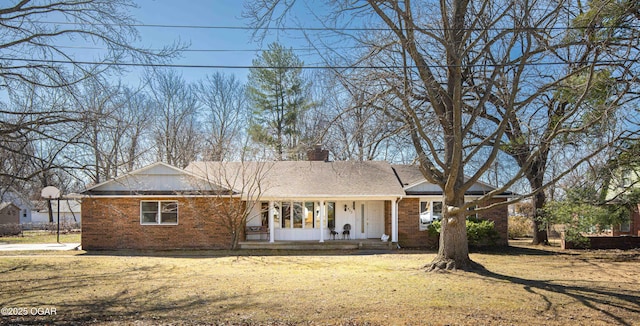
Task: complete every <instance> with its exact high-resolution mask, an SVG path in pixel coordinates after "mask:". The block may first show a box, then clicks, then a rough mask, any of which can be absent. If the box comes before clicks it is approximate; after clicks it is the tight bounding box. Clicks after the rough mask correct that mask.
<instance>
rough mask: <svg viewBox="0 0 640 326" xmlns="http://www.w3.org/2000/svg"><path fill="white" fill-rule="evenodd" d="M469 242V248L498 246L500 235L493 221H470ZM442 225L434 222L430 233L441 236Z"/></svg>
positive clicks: (468, 225)
mask: <svg viewBox="0 0 640 326" xmlns="http://www.w3.org/2000/svg"><path fill="white" fill-rule="evenodd" d="M466 226H467V240H468V241H469V246H472V247H481V246H493V245H495V244H496V242H497V241H498V239H500V235H499V234H498V231H496V229H495V227H494V224H493V221H487V220H475V219H469V220H467V222H466ZM441 227H442V224H441V222H440V221H434V222H433V223H431V225H429V229H428V232H429V234H430V235H433V236H440V230H441Z"/></svg>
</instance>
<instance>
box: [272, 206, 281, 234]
mask: <svg viewBox="0 0 640 326" xmlns="http://www.w3.org/2000/svg"><path fill="white" fill-rule="evenodd" d="M273 226H274V227H276V228H279V227H280V226H281V225H280V203H279V202H274V203H273Z"/></svg>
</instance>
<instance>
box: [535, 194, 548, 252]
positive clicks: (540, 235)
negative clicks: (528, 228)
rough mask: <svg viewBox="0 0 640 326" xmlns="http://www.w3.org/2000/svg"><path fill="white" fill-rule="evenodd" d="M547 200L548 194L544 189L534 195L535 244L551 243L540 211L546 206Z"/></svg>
mask: <svg viewBox="0 0 640 326" xmlns="http://www.w3.org/2000/svg"><path fill="white" fill-rule="evenodd" d="M546 200H547V196H546V195H545V194H544V191H540V192H539V193H537V194H536V195H535V196H533V223H532V224H533V241H532V242H531V243H532V244H534V245H540V244H541V245H548V244H549V236H548V234H547V229H546V228H544V227H543V225H544V224H543V222H542V221H541V220H540V218H539V217H540V213H539V212H538V210H539V209H541V208H543V207H544V204H545V202H546Z"/></svg>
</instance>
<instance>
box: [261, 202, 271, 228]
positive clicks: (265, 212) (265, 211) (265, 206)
mask: <svg viewBox="0 0 640 326" xmlns="http://www.w3.org/2000/svg"><path fill="white" fill-rule="evenodd" d="M260 219H261V223H262V224H261V225H262V226H267V225H269V202H264V201H263V202H261V203H260Z"/></svg>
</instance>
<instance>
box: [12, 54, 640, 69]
mask: <svg viewBox="0 0 640 326" xmlns="http://www.w3.org/2000/svg"><path fill="white" fill-rule="evenodd" d="M0 60H6V61H21V62H27V63H48V64H72V65H95V66H101V65H110V66H121V67H150V68H197V69H250V68H264V69H285V68H287V69H389V68H390V69H402V68H405V66H399V65H387V66H384V65H364V66H349V65H345V66H337V65H335V66H333V65H332V66H329V65H324V66H323V65H314V66H287V67H279V66H253V65H251V66H245V65H194V64H170V63H143V62H139V63H138V62H96V61H71V60H43V59H22V58H5V57H0ZM628 62H636V63H637V62H638V60H605V61H598V62H597V64H598V65H617V64H624V63H628ZM580 63H583V62H578V61H566V62H531V63H525V64H524V65H526V66H551V65H554V66H557V65H570V64H580ZM519 65H521V64H520V63H514V64H477V65H464V66H463V67H509V66H519ZM426 67H428V68H450V67H453V66H450V65H438V64H433V65H427V66H426ZM406 68H410V69H415V68H418V66H407V67H406Z"/></svg>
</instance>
